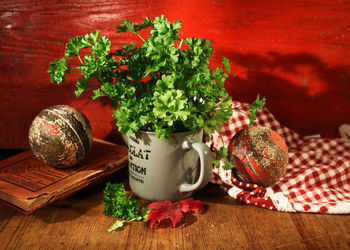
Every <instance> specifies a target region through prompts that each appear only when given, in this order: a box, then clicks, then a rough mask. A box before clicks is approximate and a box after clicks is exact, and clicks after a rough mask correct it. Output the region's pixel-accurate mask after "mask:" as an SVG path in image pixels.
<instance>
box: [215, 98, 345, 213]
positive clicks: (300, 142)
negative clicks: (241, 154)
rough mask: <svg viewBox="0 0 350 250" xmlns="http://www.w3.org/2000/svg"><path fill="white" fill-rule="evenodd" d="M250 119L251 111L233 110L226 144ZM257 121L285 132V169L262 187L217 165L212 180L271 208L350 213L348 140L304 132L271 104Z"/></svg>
mask: <svg viewBox="0 0 350 250" xmlns="http://www.w3.org/2000/svg"><path fill="white" fill-rule="evenodd" d="M233 105H234V107H237V106H240V105H242V103H239V102H235V103H234V104H233ZM248 124H249V120H248V118H247V116H246V115H244V114H242V113H241V112H238V111H237V112H234V114H233V116H232V118H231V120H230V121H229V122H228V123H227V124H224V126H223V127H222V129H221V131H220V134H221V135H222V136H223V138H224V143H225V144H226V146H227V144H228V142H229V140H230V139H231V138H232V136H233V135H234V134H235V133H236V132H238V131H239V130H241V129H243V128H245V127H248ZM253 125H260V126H264V127H269V128H270V129H272V130H274V131H276V132H277V133H278V134H280V135H281V136H282V137H283V138H284V140H285V142H286V145H287V146H288V151H289V153H288V156H289V163H288V166H287V170H286V173H285V175H284V176H283V177H282V178H281V179H280V180H279V182H277V183H276V184H274V185H273V186H271V187H268V188H263V187H259V186H258V185H256V184H249V183H245V182H241V181H239V180H237V179H236V178H235V176H234V174H233V172H232V171H231V170H229V171H226V170H224V169H223V168H221V167H220V168H216V167H213V172H212V176H211V182H212V183H216V184H219V185H220V187H221V188H222V189H224V190H225V191H226V192H227V193H228V194H229V195H230V196H231V197H233V198H235V199H237V200H240V201H242V202H244V203H246V204H251V205H255V206H259V207H263V208H267V209H271V210H278V211H285V212H314V213H334V214H337V213H338V214H339V213H350V142H349V141H346V140H343V139H322V138H315V137H302V136H300V135H299V134H297V133H296V132H294V131H292V130H291V129H288V128H287V127H285V126H283V125H282V124H280V123H279V122H278V121H277V120H276V119H275V117H274V116H273V115H272V114H271V113H270V112H269V111H268V110H267V109H266V108H263V109H262V110H261V111H259V113H258V115H257V120H256V121H255V122H254V124H253ZM211 143H212V146H213V148H214V149H218V148H220V147H221V146H222V142H221V140H220V138H219V136H218V134H217V133H214V134H213V135H212V141H211Z"/></svg>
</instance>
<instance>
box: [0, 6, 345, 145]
mask: <svg viewBox="0 0 350 250" xmlns="http://www.w3.org/2000/svg"><path fill="white" fill-rule="evenodd" d="M161 14H164V15H165V16H166V17H168V18H169V19H170V20H172V21H173V20H175V19H180V20H181V21H182V24H183V29H182V33H181V36H182V37H190V36H191V37H203V38H207V39H209V40H212V41H213V47H214V49H215V51H216V53H215V54H214V58H213V60H212V63H213V65H215V64H216V63H217V62H218V61H220V59H221V56H226V57H228V58H229V59H230V60H231V67H232V71H233V74H232V75H231V76H230V78H229V79H228V81H227V83H226V86H227V89H228V91H229V93H230V94H231V95H232V97H233V98H234V99H235V100H239V101H246V102H251V101H253V100H254V99H255V97H256V95H257V94H258V93H260V94H261V95H264V96H266V98H267V107H268V108H269V109H270V110H271V111H272V113H273V114H275V116H276V117H277V119H278V120H279V121H281V122H282V123H284V124H285V125H287V126H288V127H290V128H292V129H294V130H295V131H297V132H299V133H301V134H303V135H308V134H315V133H321V134H322V135H323V136H327V137H338V132H337V129H338V127H339V126H340V125H341V124H343V123H349V124H350V52H349V49H350V2H349V1H344V0H343V1H342V0H339V1H329V0H308V1H281V0H260V1H255V0H245V1H238V0H237V1H224V0H221V1H212V0H211V1H209V0H196V1H189V0H186V1H185V0H178V1H161V0H153V1H147V0H139V1H126V0H114V1H102V0H101V1H92V0H86V1H73V0H70V1H68V0H66V1H62V0H60V1H39V0H31V1H25V0H12V1H9V0H3V1H1V3H0V76H1V78H0V86H1V91H0V103H1V104H0V148H27V147H29V146H28V139H27V134H28V129H29V126H30V124H31V121H32V120H33V119H34V117H35V116H36V115H37V114H38V113H39V112H40V111H41V110H42V109H44V108H46V107H48V106H51V105H55V104H68V105H71V106H73V107H76V108H78V109H79V110H81V111H82V112H83V113H85V114H86V116H87V117H88V119H89V120H90V122H91V123H92V126H93V129H94V135H95V137H98V138H107V139H108V140H114V139H116V138H118V137H117V136H116V135H117V132H116V127H115V125H114V124H115V122H114V121H113V119H112V118H111V115H112V111H111V109H110V108H109V104H108V103H107V102H104V101H98V102H92V101H91V99H90V97H89V95H88V94H84V95H83V96H82V97H80V98H79V99H77V98H76V97H75V96H74V93H73V92H74V91H73V90H74V86H73V82H74V79H75V78H74V76H73V77H71V78H69V79H68V81H67V83H65V84H62V85H51V84H50V82H49V76H48V74H47V73H46V70H47V67H48V64H49V62H51V61H52V60H53V59H54V58H56V57H61V56H62V55H63V52H64V44H65V43H66V42H67V41H68V39H69V38H70V37H72V36H74V35H81V34H85V33H88V32H91V31H92V30H94V29H98V30H100V31H101V33H102V34H103V35H107V36H109V37H110V38H111V40H112V42H113V46H114V47H113V48H117V47H119V46H120V45H121V44H124V43H125V42H129V41H130V39H131V37H130V36H121V35H120V34H116V33H115V32H114V27H115V26H117V25H119V24H120V23H119V20H120V19H132V20H134V21H141V20H143V18H144V17H145V16H149V17H150V18H154V17H155V16H158V15H161Z"/></svg>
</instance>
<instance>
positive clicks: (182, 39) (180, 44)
mask: <svg viewBox="0 0 350 250" xmlns="http://www.w3.org/2000/svg"><path fill="white" fill-rule="evenodd" d="M183 41H184V39H181V42H180V45H179V49H181V46H182V42H183Z"/></svg>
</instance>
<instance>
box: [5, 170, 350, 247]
mask: <svg viewBox="0 0 350 250" xmlns="http://www.w3.org/2000/svg"><path fill="white" fill-rule="evenodd" d="M125 176H126V173H125V172H124V173H123V172H119V173H118V174H117V175H114V176H111V178H110V179H109V180H110V181H112V182H120V181H123V180H124V181H125ZM103 188H104V184H99V185H98V186H95V187H94V188H89V189H86V190H84V191H80V192H78V193H76V194H75V195H74V196H72V197H70V198H68V199H66V200H64V201H57V202H55V203H53V204H51V205H50V206H48V207H45V208H42V209H40V210H38V211H36V212H35V213H34V214H32V215H27V216H25V215H23V214H21V213H19V212H18V211H16V210H14V209H12V208H10V207H8V206H6V205H5V204H2V203H0V211H1V213H0V244H1V246H2V249H38V248H40V249H53V248H54V249H76V248H83V247H84V249H349V248H350V227H349V225H350V216H348V215H325V214H306V213H284V212H276V211H270V210H267V209H262V208H258V207H253V206H249V205H244V204H242V203H239V202H236V201H234V200H233V199H232V198H230V197H229V196H228V195H227V194H226V193H225V192H224V191H222V190H221V189H220V188H219V187H218V186H216V185H212V184H210V185H209V186H207V187H206V188H205V189H204V190H202V191H200V192H198V193H197V194H196V196H195V199H200V200H201V201H203V203H204V204H205V207H206V211H205V213H204V214H201V215H190V216H188V217H185V219H184V220H183V221H182V222H181V223H180V224H179V225H178V226H177V227H176V228H171V227H167V226H168V225H170V223H169V224H167V223H164V224H161V225H160V226H159V227H158V228H156V229H150V227H149V224H148V223H144V222H133V223H131V224H130V225H128V226H126V227H125V228H123V229H122V230H118V231H113V232H111V233H108V232H107V231H106V229H107V227H108V226H110V225H111V224H112V223H113V222H114V219H113V218H109V217H106V216H104V215H103V214H102V210H103V205H102V204H101V201H102V190H103Z"/></svg>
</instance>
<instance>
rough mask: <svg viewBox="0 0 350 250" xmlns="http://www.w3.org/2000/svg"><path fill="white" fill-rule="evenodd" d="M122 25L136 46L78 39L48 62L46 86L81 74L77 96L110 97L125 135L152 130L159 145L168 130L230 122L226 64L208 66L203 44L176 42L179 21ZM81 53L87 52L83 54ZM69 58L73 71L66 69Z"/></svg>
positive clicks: (95, 35) (208, 50)
mask: <svg viewBox="0 0 350 250" xmlns="http://www.w3.org/2000/svg"><path fill="white" fill-rule="evenodd" d="M121 22H122V25H120V26H118V27H116V31H117V32H118V33H119V32H131V33H133V34H135V37H136V38H139V39H141V45H140V46H136V44H135V43H129V44H126V45H124V46H122V47H121V48H120V49H118V50H116V51H110V46H111V42H110V41H109V39H108V38H107V37H105V36H100V35H99V31H93V32H92V33H91V34H87V35H84V36H76V37H74V38H72V39H70V41H69V42H68V43H67V44H66V51H65V56H64V57H63V58H61V59H55V60H54V61H53V62H52V63H50V66H49V69H48V73H49V74H50V79H51V82H57V83H60V82H64V81H65V79H66V78H65V77H66V75H67V73H69V72H70V71H71V70H79V71H80V73H81V79H79V80H78V81H77V82H76V84H75V85H76V91H75V94H76V96H77V97H78V96H80V95H81V94H82V93H83V92H84V91H85V90H86V89H88V88H92V89H93V92H92V98H93V99H96V98H99V97H108V98H109V99H110V100H111V104H112V107H114V108H115V110H114V115H113V117H114V118H116V119H117V125H118V128H119V130H120V131H121V132H122V134H123V135H125V136H129V135H130V134H132V133H134V132H136V131H137V130H146V131H156V134H157V136H158V137H159V138H162V139H164V140H166V139H168V138H170V136H171V135H172V133H174V132H180V131H187V130H198V129H200V128H204V129H205V131H206V132H207V133H212V132H213V131H214V130H218V129H220V128H221V126H222V123H223V122H227V121H228V120H229V118H230V117H231V115H232V109H231V97H230V96H229V95H228V94H227V92H226V90H225V88H224V83H225V80H226V78H227V77H228V73H229V72H230V64H229V60H228V59H227V58H223V60H222V63H223V66H222V67H217V68H216V69H211V68H209V58H210V57H211V56H212V54H213V52H214V50H213V48H212V43H211V42H210V41H209V40H206V39H202V38H186V39H180V38H179V31H180V29H181V22H180V21H179V20H176V21H174V22H170V21H169V20H168V19H166V18H165V17H164V16H161V17H156V18H155V19H154V20H153V21H152V20H150V19H149V18H145V19H144V21H143V23H141V24H136V23H133V22H132V21H129V20H122V21H121ZM143 29H150V32H149V35H148V37H147V39H144V38H143V37H142V36H141V35H140V34H139V31H140V30H143ZM83 48H90V53H88V54H86V55H85V56H82V51H81V50H82V49H83ZM73 57H77V58H78V60H75V61H78V62H79V63H78V65H72V63H69V62H70V61H71V58H73ZM72 61H74V60H72ZM91 79H96V80H97V83H98V84H97V85H96V83H95V84H91V82H92V81H90V80H91ZM95 82H96V81H95Z"/></svg>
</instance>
